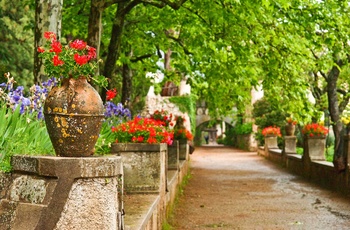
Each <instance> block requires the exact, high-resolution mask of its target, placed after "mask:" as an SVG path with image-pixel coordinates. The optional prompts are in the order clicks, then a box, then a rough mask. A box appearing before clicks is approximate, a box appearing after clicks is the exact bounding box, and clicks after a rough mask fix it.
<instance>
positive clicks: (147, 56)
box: [130, 54, 153, 62]
mask: <svg viewBox="0 0 350 230" xmlns="http://www.w3.org/2000/svg"><path fill="white" fill-rule="evenodd" d="M152 56H153V54H144V55H141V56H139V57H135V58H132V59H130V61H131V62H138V61H142V60H143V59H146V58H149V57H152Z"/></svg>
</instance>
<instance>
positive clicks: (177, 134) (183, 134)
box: [174, 128, 193, 141]
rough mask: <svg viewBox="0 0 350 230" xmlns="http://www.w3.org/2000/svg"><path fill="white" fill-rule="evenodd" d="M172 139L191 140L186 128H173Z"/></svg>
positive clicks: (191, 137) (190, 134)
mask: <svg viewBox="0 0 350 230" xmlns="http://www.w3.org/2000/svg"><path fill="white" fill-rule="evenodd" d="M174 139H175V140H185V139H186V140H188V141H192V140H193V135H192V133H191V132H190V131H189V130H188V129H186V128H179V129H174Z"/></svg>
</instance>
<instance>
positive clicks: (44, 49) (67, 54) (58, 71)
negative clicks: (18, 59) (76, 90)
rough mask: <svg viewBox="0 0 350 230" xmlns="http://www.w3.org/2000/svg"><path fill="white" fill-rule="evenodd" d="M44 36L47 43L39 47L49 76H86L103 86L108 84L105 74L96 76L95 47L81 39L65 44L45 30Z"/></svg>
mask: <svg viewBox="0 0 350 230" xmlns="http://www.w3.org/2000/svg"><path fill="white" fill-rule="evenodd" d="M44 38H45V41H46V43H45V44H44V46H40V47H38V52H39V57H40V58H42V60H43V65H44V68H45V72H46V74H47V75H48V76H49V77H56V78H57V79H61V78H70V77H73V78H79V77H86V78H88V79H89V80H90V79H92V80H94V81H95V82H96V83H97V84H99V85H101V86H104V87H105V86H106V84H107V80H106V79H105V78H104V77H103V76H94V75H95V70H96V68H97V67H98V61H96V49H95V48H94V47H91V46H88V45H87V44H86V42H84V41H82V40H79V39H76V40H74V41H72V42H70V43H69V44H67V45H66V46H63V45H62V44H61V42H60V41H58V40H57V36H56V34H55V33H53V32H45V33H44Z"/></svg>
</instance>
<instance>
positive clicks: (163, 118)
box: [151, 110, 173, 127]
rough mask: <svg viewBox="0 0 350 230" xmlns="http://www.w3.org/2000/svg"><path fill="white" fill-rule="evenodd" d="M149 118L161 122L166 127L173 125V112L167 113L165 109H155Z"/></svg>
mask: <svg viewBox="0 0 350 230" xmlns="http://www.w3.org/2000/svg"><path fill="white" fill-rule="evenodd" d="M151 118H152V119H154V120H156V121H159V122H161V124H162V125H164V126H166V127H170V126H172V125H173V123H172V122H171V120H172V119H173V114H171V113H170V114H168V112H167V111H164V110H162V111H159V110H156V111H154V113H153V114H152V115H151Z"/></svg>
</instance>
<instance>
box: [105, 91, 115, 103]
mask: <svg viewBox="0 0 350 230" xmlns="http://www.w3.org/2000/svg"><path fill="white" fill-rule="evenodd" d="M116 95H117V90H116V89H111V90H107V92H106V100H107V101H110V100H112V99H113V98H115V96H116Z"/></svg>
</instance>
